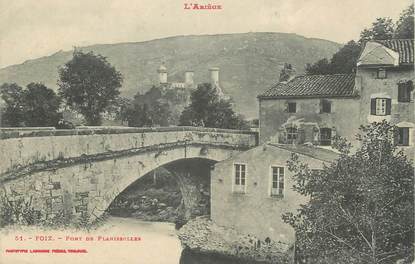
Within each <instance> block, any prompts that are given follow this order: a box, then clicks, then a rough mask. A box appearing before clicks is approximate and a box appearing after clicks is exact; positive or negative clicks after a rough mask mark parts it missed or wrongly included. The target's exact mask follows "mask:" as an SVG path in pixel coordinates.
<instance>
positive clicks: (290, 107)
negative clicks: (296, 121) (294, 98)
mask: <svg viewBox="0 0 415 264" xmlns="http://www.w3.org/2000/svg"><path fill="white" fill-rule="evenodd" d="M295 112H297V103H292V102H291V103H288V113H295Z"/></svg>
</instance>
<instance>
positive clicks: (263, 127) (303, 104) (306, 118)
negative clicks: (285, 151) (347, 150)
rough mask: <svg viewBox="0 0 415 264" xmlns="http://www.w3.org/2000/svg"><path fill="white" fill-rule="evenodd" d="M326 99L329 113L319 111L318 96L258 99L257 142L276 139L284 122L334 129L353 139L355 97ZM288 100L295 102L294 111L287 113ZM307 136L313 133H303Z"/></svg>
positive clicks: (357, 113)
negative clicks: (258, 139) (258, 137)
mask: <svg viewBox="0 0 415 264" xmlns="http://www.w3.org/2000/svg"><path fill="white" fill-rule="evenodd" d="M327 100H328V101H330V102H331V110H332V111H331V113H321V112H320V108H321V106H320V103H321V99H320V98H298V99H294V98H293V99H278V100H277V99H272V100H271V99H270V100H265V99H264V100H260V102H259V120H260V121H259V134H260V143H265V142H268V141H271V142H278V139H279V137H280V131H281V129H282V127H283V125H284V124H287V123H293V124H297V125H305V126H316V127H319V128H335V129H336V132H337V135H339V136H342V137H345V138H347V139H349V140H351V141H353V140H354V136H355V134H356V133H357V130H358V127H359V124H358V122H359V100H358V98H328V99H327ZM288 102H295V103H296V104H297V112H296V113H288V112H287V110H286V109H287V103H288ZM311 129H312V128H311ZM311 132H312V131H311ZM311 132H310V131H306V132H305V133H307V134H311ZM306 137H307V140H306V141H309V142H310V140H312V135H311V136H310V135H306ZM281 143H282V142H281Z"/></svg>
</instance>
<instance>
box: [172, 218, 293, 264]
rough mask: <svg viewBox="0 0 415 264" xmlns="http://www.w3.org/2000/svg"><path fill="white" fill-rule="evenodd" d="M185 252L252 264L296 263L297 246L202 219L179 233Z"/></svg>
mask: <svg viewBox="0 0 415 264" xmlns="http://www.w3.org/2000/svg"><path fill="white" fill-rule="evenodd" d="M178 236H179V239H180V241H181V243H182V245H183V246H184V248H187V249H190V250H192V251H194V252H198V253H202V254H218V255H221V256H226V257H229V258H238V259H240V260H241V261H242V262H243V261H245V262H246V263H250V261H255V262H256V263H292V260H293V246H292V245H288V244H285V243H281V242H279V241H271V240H269V239H267V240H266V241H264V240H261V239H259V238H257V237H255V236H252V235H246V234H240V233H238V232H236V231H235V230H233V229H227V228H223V227H220V226H217V225H216V224H214V223H213V222H212V221H211V220H209V218H208V217H205V216H202V217H197V218H195V219H193V220H190V221H189V222H188V223H187V224H186V225H184V226H183V227H182V228H181V229H180V230H179V234H178Z"/></svg>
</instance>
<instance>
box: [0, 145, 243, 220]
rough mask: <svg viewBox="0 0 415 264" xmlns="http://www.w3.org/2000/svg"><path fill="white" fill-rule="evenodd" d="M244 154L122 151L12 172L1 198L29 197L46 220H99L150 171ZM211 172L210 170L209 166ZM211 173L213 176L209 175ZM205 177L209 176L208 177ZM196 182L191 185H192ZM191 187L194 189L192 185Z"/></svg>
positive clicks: (198, 149)
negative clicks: (58, 217) (181, 162)
mask: <svg viewBox="0 0 415 264" xmlns="http://www.w3.org/2000/svg"><path fill="white" fill-rule="evenodd" d="M239 151H240V150H237V149H234V148H224V147H223V146H222V147H220V146H209V147H207V146H206V145H197V144H195V145H185V146H184V145H182V146H173V145H171V146H168V147H165V148H154V149H146V150H145V151H139V152H130V153H128V152H122V153H123V154H124V155H121V156H120V155H118V153H117V152H114V153H110V154H107V155H105V156H97V158H96V159H95V156H88V157H86V158H84V159H80V160H75V161H76V162H73V160H72V159H63V160H60V161H59V162H56V163H55V162H53V163H51V164H49V163H47V162H46V163H45V164H46V165H48V166H46V167H43V168H41V169H40V170H33V171H19V172H17V173H12V174H7V176H8V178H6V179H3V181H2V183H1V189H0V195H6V196H7V199H8V200H11V201H13V200H18V199H24V200H26V201H31V202H32V207H33V208H35V209H36V210H38V211H39V212H41V213H42V215H44V216H45V217H53V216H56V215H58V214H60V213H63V214H64V215H65V216H68V217H69V216H74V217H81V216H82V215H88V216H90V217H91V220H93V219H95V218H96V217H99V216H100V215H101V214H102V213H103V212H104V211H105V210H106V209H107V207H108V206H109V205H110V203H111V202H112V201H113V200H114V198H115V197H116V196H117V195H118V194H119V193H120V192H122V191H123V190H124V189H125V188H127V187H128V186H129V185H130V184H131V183H133V182H134V181H136V180H137V179H139V178H140V177H142V176H144V175H145V174H147V173H148V172H150V171H152V170H154V169H155V168H158V167H160V166H165V165H167V164H171V163H174V162H175V161H178V160H184V159H194V158H200V159H206V160H212V161H219V160H224V159H227V158H229V157H231V156H232V155H234V154H236V153H238V152H239ZM209 169H210V167H209ZM207 173H209V172H207ZM205 174H206V173H205ZM190 184H192V182H190ZM187 188H190V187H187Z"/></svg>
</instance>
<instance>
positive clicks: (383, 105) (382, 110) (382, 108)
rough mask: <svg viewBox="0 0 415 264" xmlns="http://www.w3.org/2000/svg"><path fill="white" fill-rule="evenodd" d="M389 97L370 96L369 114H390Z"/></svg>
mask: <svg viewBox="0 0 415 264" xmlns="http://www.w3.org/2000/svg"><path fill="white" fill-rule="evenodd" d="M391 108H392V104H391V99H390V98H372V99H371V100H370V114H371V115H378V116H384V115H390V114H391Z"/></svg>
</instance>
